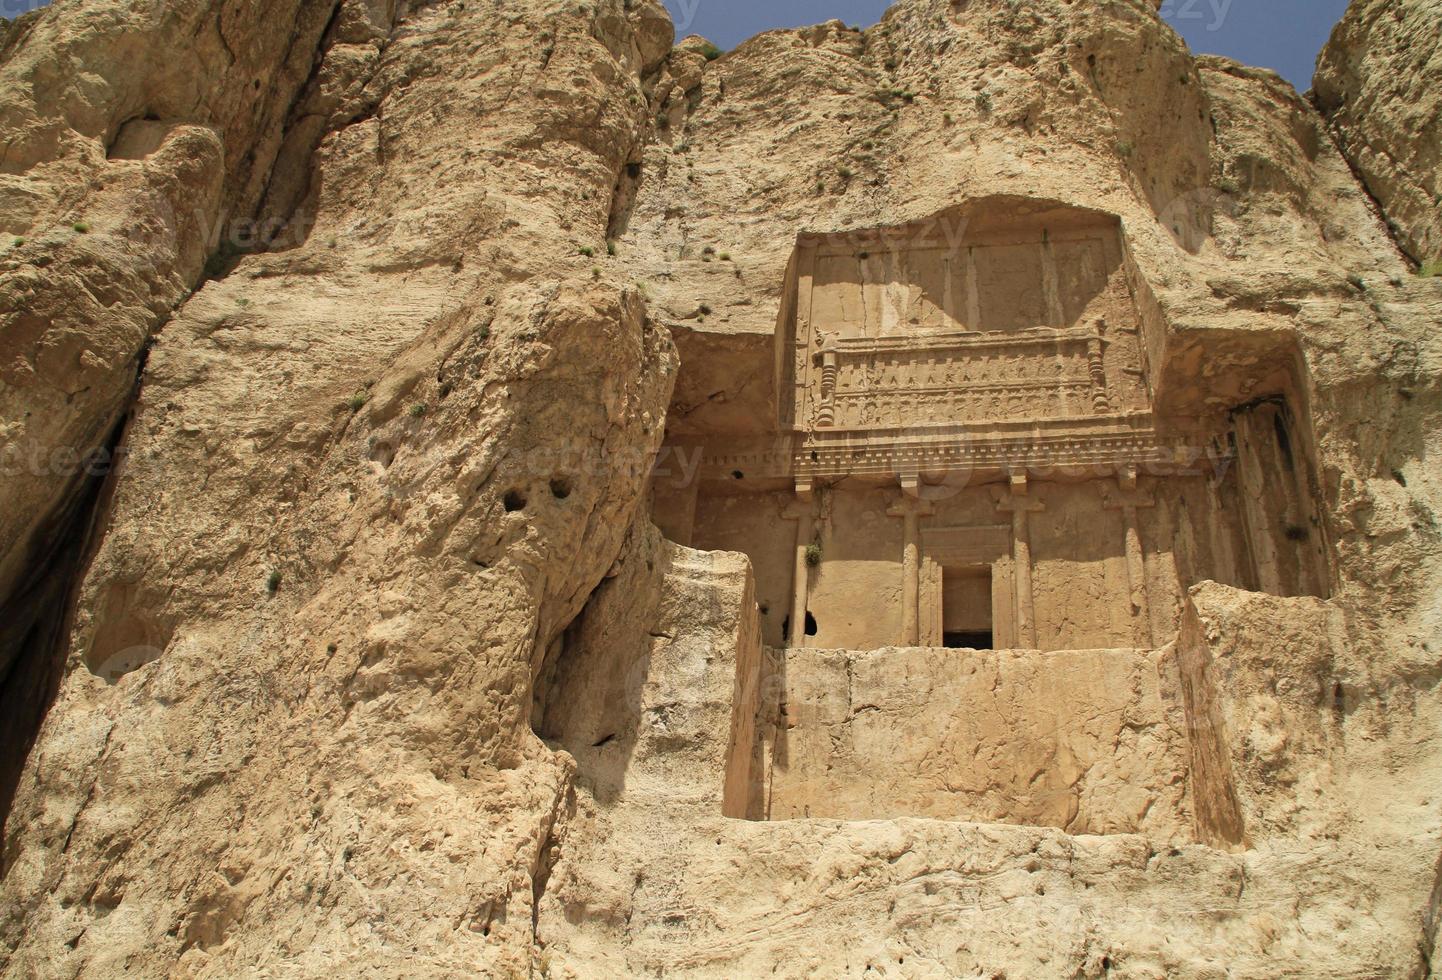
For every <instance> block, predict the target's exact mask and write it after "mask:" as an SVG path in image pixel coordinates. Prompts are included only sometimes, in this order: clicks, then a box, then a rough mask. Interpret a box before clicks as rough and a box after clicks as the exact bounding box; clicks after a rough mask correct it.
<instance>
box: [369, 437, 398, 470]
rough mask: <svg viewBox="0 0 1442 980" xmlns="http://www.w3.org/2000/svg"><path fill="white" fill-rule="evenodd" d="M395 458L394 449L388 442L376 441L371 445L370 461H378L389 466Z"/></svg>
mask: <svg viewBox="0 0 1442 980" xmlns="http://www.w3.org/2000/svg"><path fill="white" fill-rule="evenodd" d="M395 460H396V450H395V447H394V446H392V445H391V444H390V443H388V442H378V443H376V444H375V445H373V446H371V461H372V462H376V463H380V464H381V465H382V466H387V467H388V466H390V465H391V464H392V463H394V462H395Z"/></svg>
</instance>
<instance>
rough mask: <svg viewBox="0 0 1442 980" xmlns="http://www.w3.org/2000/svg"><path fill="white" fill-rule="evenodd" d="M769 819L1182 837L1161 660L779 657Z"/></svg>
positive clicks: (875, 654) (1176, 745) (1178, 733)
mask: <svg viewBox="0 0 1442 980" xmlns="http://www.w3.org/2000/svg"><path fill="white" fill-rule="evenodd" d="M772 663H773V664H774V665H775V666H776V668H777V671H778V676H779V678H780V679H781V683H780V684H778V685H776V687H777V689H778V690H779V691H780V692H781V703H780V705H779V708H780V712H779V714H780V724H779V725H777V726H776V729H775V734H774V738H773V741H772V745H771V752H770V754H769V758H770V766H769V769H768V770H767V772H766V773H765V784H764V787H763V789H762V792H763V794H764V802H763V810H764V813H765V815H766V816H767V817H768V818H769V819H772V820H784V819H790V818H794V817H831V818H838V819H847V820H858V819H876V818H892V817H905V816H913V817H935V818H941V819H953V820H972V821H981V822H994V823H1020V824H1031V825H1036V826H1045V827H1058V828H1062V829H1065V830H1068V831H1070V832H1072V833H1089V834H1111V833H1138V832H1142V833H1147V834H1149V835H1150V836H1153V837H1157V838H1169V839H1171V838H1174V839H1185V840H1190V839H1191V816H1190V806H1189V800H1188V793H1187V743H1186V731H1185V722H1184V712H1183V709H1182V706H1181V697H1180V690H1179V684H1178V683H1177V679H1176V676H1175V670H1174V668H1173V667H1172V664H1171V661H1170V660H1169V659H1168V658H1167V657H1166V656H1165V655H1164V654H1163V653H1160V652H1159V653H1152V652H1148V651H1140V650H1085V651H1058V652H1045V653H1044V652H1040V651H1016V650H1007V651H998V650H956V649H936V648H894V647H893V648H886V649H882V650H874V651H854V650H811V649H789V650H781V651H775V652H774V656H773V660H772Z"/></svg>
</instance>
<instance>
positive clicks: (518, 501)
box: [501, 490, 526, 514]
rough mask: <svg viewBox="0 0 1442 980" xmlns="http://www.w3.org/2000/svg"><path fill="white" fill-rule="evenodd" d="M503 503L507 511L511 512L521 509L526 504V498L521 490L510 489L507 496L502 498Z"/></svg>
mask: <svg viewBox="0 0 1442 980" xmlns="http://www.w3.org/2000/svg"><path fill="white" fill-rule="evenodd" d="M501 504H502V505H503V506H504V507H505V508H506V513H508V514H509V513H510V512H511V511H514V510H520V509H521V508H522V507H524V506H526V498H525V497H524V496H522V495H521V492H520V491H519V490H510V491H507V493H506V495H505V497H503V498H501Z"/></svg>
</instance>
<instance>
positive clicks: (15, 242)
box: [10, 238, 25, 248]
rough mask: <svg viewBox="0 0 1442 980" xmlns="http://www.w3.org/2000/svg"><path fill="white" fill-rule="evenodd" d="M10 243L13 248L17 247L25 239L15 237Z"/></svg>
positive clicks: (23, 242) (22, 243)
mask: <svg viewBox="0 0 1442 980" xmlns="http://www.w3.org/2000/svg"><path fill="white" fill-rule="evenodd" d="M10 244H11V245H13V246H14V247H15V248H19V247H20V246H21V245H24V244H25V239H23V238H17V239H15V241H13V242H11V243H10Z"/></svg>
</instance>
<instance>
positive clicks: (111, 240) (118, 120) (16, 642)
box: [0, 0, 386, 804]
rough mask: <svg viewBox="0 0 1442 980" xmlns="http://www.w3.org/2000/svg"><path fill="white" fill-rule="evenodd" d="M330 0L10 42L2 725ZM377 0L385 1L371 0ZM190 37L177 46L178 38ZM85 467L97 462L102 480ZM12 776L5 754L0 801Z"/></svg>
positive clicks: (21, 729) (31, 671) (134, 20)
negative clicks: (149, 378) (137, 413)
mask: <svg viewBox="0 0 1442 980" xmlns="http://www.w3.org/2000/svg"><path fill="white" fill-rule="evenodd" d="M335 6H336V4H335V3H334V2H330V0H327V2H322V3H300V2H297V0H277V2H269V0H266V2H257V3H246V4H241V5H235V6H230V7H228V6H225V5H222V4H210V3H198V2H195V3H169V2H160V0H157V2H151V3H141V4H134V3H114V2H102V3H90V4H84V5H83V7H84V9H76V10H73V11H71V10H67V9H63V8H49V9H45V10H41V11H36V12H35V13H34V14H32V15H29V16H27V17H26V18H23V19H22V20H21V21H19V22H17V23H16V24H15V25H14V26H13V27H10V28H8V29H7V35H6V41H5V46H4V49H3V51H0V143H3V145H4V150H3V152H0V434H3V436H0V455H3V460H0V497H3V499H4V500H5V501H6V503H5V506H4V507H3V508H0V610H3V611H0V622H3V626H0V678H3V680H0V704H3V705H4V710H3V711H0V719H3V720H0V738H3V740H4V742H5V743H6V744H25V743H26V742H28V739H29V738H30V736H31V734H32V733H33V729H34V726H35V724H36V723H37V722H38V720H39V717H40V714H41V713H42V712H43V706H44V704H46V703H48V701H49V700H50V698H51V697H53V695H54V690H55V685H56V684H57V683H58V680H59V678H58V676H57V675H56V673H55V671H53V670H51V669H48V666H42V665H41V663H40V662H42V661H45V662H47V665H48V661H49V659H50V658H47V657H45V656H44V655H43V654H41V653H39V652H38V651H39V650H40V649H42V648H43V647H45V646H46V645H47V642H48V641H47V639H46V637H47V634H53V633H55V632H56V631H63V626H62V625H61V624H60V619H61V618H62V617H61V616H60V615H59V612H58V609H59V608H60V607H63V605H64V604H65V592H64V588H65V586H64V583H65V582H66V581H68V580H70V579H73V578H74V577H75V575H76V574H77V571H76V564H77V562H78V561H79V558H78V553H79V552H80V551H83V548H84V539H85V525H86V519H87V514H86V508H84V507H78V506H77V505H76V501H77V500H81V499H84V498H87V497H89V496H93V494H94V493H96V492H97V490H96V486H95V484H96V483H97V482H98V475H99V474H101V473H102V472H103V470H104V467H101V466H97V465H93V462H92V460H93V456H92V454H94V453H96V452H97V451H104V450H106V449H107V448H108V447H110V446H111V445H113V443H114V442H115V440H116V438H117V437H118V434H119V427H120V425H121V424H122V421H123V419H124V417H125V415H126V413H127V411H128V409H129V404H130V401H131V400H132V399H133V397H134V394H135V388H136V384H137V374H138V371H139V370H140V368H141V366H142V364H143V356H144V355H143V351H144V350H145V348H146V347H147V345H148V343H149V341H150V339H151V337H152V335H153V334H154V332H155V331H156V329H157V328H158V327H159V325H160V324H161V323H163V322H164V321H165V320H166V319H167V318H168V317H169V316H170V315H171V314H172V312H173V310H174V309H175V308H176V306H177V305H178V304H179V303H180V302H182V301H183V300H184V298H185V297H186V296H187V295H188V294H189V292H190V290H191V288H192V287H194V286H195V284H196V283H197V281H198V280H199V279H200V278H201V275H202V269H203V268H204V267H205V265H206V262H207V259H208V258H209V257H210V256H211V255H212V254H214V253H216V252H217V251H218V250H219V249H220V248H221V243H222V241H223V240H224V239H225V238H226V236H227V235H228V233H229V232H230V231H231V230H234V229H236V228H237V227H238V226H236V225H235V224H234V222H235V221H237V220H243V219H246V218H249V217H250V216H251V215H252V214H253V212H254V209H255V206H256V203H257V201H258V199H259V197H260V195H261V193H262V192H263V190H264V188H265V185H266V183H267V181H268V180H269V179H270V170H271V162H272V161H273V160H274V158H275V155H276V152H277V147H278V146H279V144H280V143H281V142H282V139H283V137H284V133H285V129H286V123H287V113H288V112H289V110H290V108H291V105H292V103H293V102H294V101H295V100H296V98H297V96H298V95H299V93H300V92H301V90H302V87H303V86H304V85H305V84H306V80H307V78H308V77H309V75H310V74H311V70H312V67H313V65H314V63H315V62H316V60H317V57H318V53H319V49H320V47H321V41H322V37H323V35H324V33H325V31H326V28H327V24H328V22H329V20H330V17H331V12H332V10H333V9H334V8H335ZM376 14H377V16H380V17H384V16H386V12H385V10H384V5H380V6H378V7H377V10H376ZM179 38H184V39H187V40H185V41H184V42H181V43H177V39H179ZM92 477H94V478H92ZM17 775H18V773H17V772H16V771H15V769H14V766H13V764H10V763H8V762H7V764H6V765H5V766H3V767H0V804H3V803H4V802H6V801H8V800H9V797H10V793H11V791H12V789H13V786H14V780H15V778H16V777H17Z"/></svg>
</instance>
